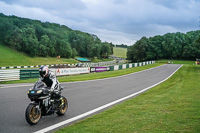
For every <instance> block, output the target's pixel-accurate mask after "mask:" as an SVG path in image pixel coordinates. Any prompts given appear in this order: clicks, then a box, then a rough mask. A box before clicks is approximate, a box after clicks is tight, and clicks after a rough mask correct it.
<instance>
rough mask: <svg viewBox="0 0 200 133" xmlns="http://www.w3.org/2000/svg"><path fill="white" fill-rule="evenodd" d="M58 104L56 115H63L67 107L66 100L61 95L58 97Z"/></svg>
mask: <svg viewBox="0 0 200 133" xmlns="http://www.w3.org/2000/svg"><path fill="white" fill-rule="evenodd" d="M60 103H61V104H60V106H59V110H58V112H57V115H59V116H62V115H65V113H66V112H67V109H68V102H67V99H66V98H65V97H64V96H62V97H61V98H60Z"/></svg>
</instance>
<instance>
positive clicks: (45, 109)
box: [25, 81, 68, 125]
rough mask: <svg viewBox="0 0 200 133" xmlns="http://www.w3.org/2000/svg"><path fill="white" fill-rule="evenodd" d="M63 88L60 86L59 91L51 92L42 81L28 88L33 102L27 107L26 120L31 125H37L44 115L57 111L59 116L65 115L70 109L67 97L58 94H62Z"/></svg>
mask: <svg viewBox="0 0 200 133" xmlns="http://www.w3.org/2000/svg"><path fill="white" fill-rule="evenodd" d="M62 89H63V88H61V87H60V89H59V90H58V91H57V92H54V93H51V92H50V90H49V89H48V88H47V87H45V84H44V83H43V82H42V81H37V82H36V83H35V84H34V86H33V87H32V88H31V89H29V90H28V97H29V99H30V100H31V103H30V104H29V105H28V107H27V108H26V112H25V117H26V121H27V122H28V123H29V124H30V125H35V124H37V123H38V122H39V120H40V118H41V117H42V116H47V115H53V114H55V113H56V114H57V115H58V116H63V115H65V113H66V112H67V109H68V102H67V99H66V98H65V97H64V96H61V97H60V98H58V95H56V94H61V90H62ZM55 93H56V94H55Z"/></svg>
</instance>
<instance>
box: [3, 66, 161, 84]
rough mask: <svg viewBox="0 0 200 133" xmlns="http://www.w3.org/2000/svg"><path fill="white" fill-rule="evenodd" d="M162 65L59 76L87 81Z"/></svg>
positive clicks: (18, 81) (19, 81)
mask: <svg viewBox="0 0 200 133" xmlns="http://www.w3.org/2000/svg"><path fill="white" fill-rule="evenodd" d="M160 65H162V63H155V64H151V65H146V66H141V67H135V68H129V69H123V70H118V71H107V72H100V73H89V74H80V75H71V76H62V77H57V78H58V80H59V81H60V82H74V81H85V80H95V79H102V78H109V77H116V76H121V75H125V74H130V73H133V72H138V71H142V70H145V69H149V68H153V67H157V66H160ZM37 80H38V78H36V79H27V80H17V81H5V82H1V84H16V83H34V82H36V81H37Z"/></svg>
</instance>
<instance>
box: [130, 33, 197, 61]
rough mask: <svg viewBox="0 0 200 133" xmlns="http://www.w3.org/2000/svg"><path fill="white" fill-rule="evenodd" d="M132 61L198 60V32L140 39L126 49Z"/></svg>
mask: <svg viewBox="0 0 200 133" xmlns="http://www.w3.org/2000/svg"><path fill="white" fill-rule="evenodd" d="M127 57H128V59H129V60H132V61H144V60H158V59H184V60H195V59H196V58H200V31H199V30H198V31H191V32H187V33H186V34H184V33H180V32H177V33H167V34H165V35H163V36H154V37H150V38H146V37H142V38H141V39H140V40H139V41H137V42H136V43H135V44H134V45H132V46H131V47H129V48H128V52H127Z"/></svg>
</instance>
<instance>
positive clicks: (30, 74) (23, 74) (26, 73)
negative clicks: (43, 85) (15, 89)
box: [20, 69, 39, 80]
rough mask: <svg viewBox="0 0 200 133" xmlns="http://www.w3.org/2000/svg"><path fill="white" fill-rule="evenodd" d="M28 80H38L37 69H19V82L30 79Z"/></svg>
mask: <svg viewBox="0 0 200 133" xmlns="http://www.w3.org/2000/svg"><path fill="white" fill-rule="evenodd" d="M30 78H39V70H38V69H20V80H22V79H30Z"/></svg>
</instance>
